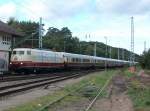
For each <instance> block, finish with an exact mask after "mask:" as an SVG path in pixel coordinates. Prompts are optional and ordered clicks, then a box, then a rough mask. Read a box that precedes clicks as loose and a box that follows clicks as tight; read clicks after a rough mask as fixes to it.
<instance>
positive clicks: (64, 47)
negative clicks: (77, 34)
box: [64, 40, 66, 52]
mask: <svg viewBox="0 0 150 111" xmlns="http://www.w3.org/2000/svg"><path fill="white" fill-rule="evenodd" d="M65 50H66V41H65V40H64V52H65Z"/></svg>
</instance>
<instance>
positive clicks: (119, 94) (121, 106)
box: [93, 75, 134, 111]
mask: <svg viewBox="0 0 150 111" xmlns="http://www.w3.org/2000/svg"><path fill="white" fill-rule="evenodd" d="M126 82H127V81H126V79H125V78H124V77H123V76H121V75H118V76H115V77H114V78H113V80H112V83H111V85H110V86H109V88H108V90H109V95H108V97H106V98H103V99H99V100H97V101H96V103H95V105H94V107H93V109H94V111H134V110H133V105H132V102H131V100H130V98H129V97H128V95H127V94H126V89H127V85H126Z"/></svg>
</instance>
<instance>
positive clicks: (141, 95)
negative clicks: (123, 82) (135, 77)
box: [128, 81, 150, 108]
mask: <svg viewBox="0 0 150 111" xmlns="http://www.w3.org/2000/svg"><path fill="white" fill-rule="evenodd" d="M128 94H129V95H130V97H131V99H132V100H133V103H134V107H135V108H140V107H142V108H146V107H149V106H150V88H144V89H143V88H141V87H140V85H139V83H138V82H137V81H135V82H134V83H133V84H132V86H131V87H130V88H129V90H128ZM149 108H150V107H149Z"/></svg>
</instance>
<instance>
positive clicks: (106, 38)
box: [104, 36, 107, 71]
mask: <svg viewBox="0 0 150 111" xmlns="http://www.w3.org/2000/svg"><path fill="white" fill-rule="evenodd" d="M104 38H105V40H106V52H105V71H107V37H106V36H105V37H104Z"/></svg>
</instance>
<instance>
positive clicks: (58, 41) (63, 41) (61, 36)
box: [43, 27, 79, 53]
mask: <svg viewBox="0 0 150 111" xmlns="http://www.w3.org/2000/svg"><path fill="white" fill-rule="evenodd" d="M43 44H44V47H45V48H48V49H53V50H55V51H65V52H70V53H78V50H79V45H78V44H79V39H78V38H77V37H72V33H71V31H70V30H69V29H68V28H67V27H63V28H62V29H61V30H59V29H57V28H54V27H50V28H49V29H48V32H47V33H46V35H45V37H44V38H43Z"/></svg>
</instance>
